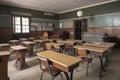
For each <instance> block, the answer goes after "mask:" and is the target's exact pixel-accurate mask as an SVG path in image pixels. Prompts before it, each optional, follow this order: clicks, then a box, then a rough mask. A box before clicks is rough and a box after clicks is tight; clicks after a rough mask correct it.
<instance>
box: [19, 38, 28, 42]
mask: <svg viewBox="0 0 120 80" xmlns="http://www.w3.org/2000/svg"><path fill="white" fill-rule="evenodd" d="M19 40H20V42H22V41H27V40H28V39H27V38H19Z"/></svg>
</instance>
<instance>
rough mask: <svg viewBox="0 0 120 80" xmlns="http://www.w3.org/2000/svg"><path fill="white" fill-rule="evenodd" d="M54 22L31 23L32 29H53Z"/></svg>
mask: <svg viewBox="0 0 120 80" xmlns="http://www.w3.org/2000/svg"><path fill="white" fill-rule="evenodd" d="M53 28H54V24H53V23H31V31H53Z"/></svg>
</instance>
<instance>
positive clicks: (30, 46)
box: [21, 41, 35, 56]
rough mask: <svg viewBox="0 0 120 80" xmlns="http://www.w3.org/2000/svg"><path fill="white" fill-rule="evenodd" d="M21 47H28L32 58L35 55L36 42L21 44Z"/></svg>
mask: <svg viewBox="0 0 120 80" xmlns="http://www.w3.org/2000/svg"><path fill="white" fill-rule="evenodd" d="M21 45H23V46H25V47H28V53H29V54H30V56H32V55H33V54H34V51H33V48H34V45H35V42H32V41H23V42H21Z"/></svg>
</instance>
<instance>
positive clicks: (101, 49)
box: [74, 45, 109, 78]
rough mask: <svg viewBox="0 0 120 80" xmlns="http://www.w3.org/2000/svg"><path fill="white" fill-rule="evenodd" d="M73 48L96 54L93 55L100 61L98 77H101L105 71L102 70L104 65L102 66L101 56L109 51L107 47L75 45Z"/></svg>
mask: <svg viewBox="0 0 120 80" xmlns="http://www.w3.org/2000/svg"><path fill="white" fill-rule="evenodd" d="M74 48H76V49H85V50H90V51H96V52H98V53H95V54H94V55H96V56H98V57H99V60H100V73H99V77H100V78H101V77H102V72H103V71H105V69H104V64H103V56H104V55H105V53H106V52H107V50H108V49H109V48H108V47H95V46H85V45H77V46H74ZM105 56H106V60H107V55H105Z"/></svg>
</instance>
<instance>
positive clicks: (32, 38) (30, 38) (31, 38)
mask: <svg viewBox="0 0 120 80" xmlns="http://www.w3.org/2000/svg"><path fill="white" fill-rule="evenodd" d="M35 39H37V38H36V37H29V38H28V40H30V41H34V40H35Z"/></svg>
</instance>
